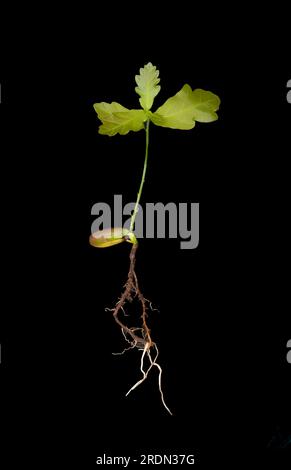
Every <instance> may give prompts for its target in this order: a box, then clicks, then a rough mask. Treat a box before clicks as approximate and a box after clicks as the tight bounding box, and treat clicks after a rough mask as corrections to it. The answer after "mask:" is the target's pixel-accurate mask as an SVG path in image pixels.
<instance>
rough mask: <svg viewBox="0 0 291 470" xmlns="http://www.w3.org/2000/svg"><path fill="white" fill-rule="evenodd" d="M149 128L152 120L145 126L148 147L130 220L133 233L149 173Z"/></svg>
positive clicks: (130, 228)
mask: <svg viewBox="0 0 291 470" xmlns="http://www.w3.org/2000/svg"><path fill="white" fill-rule="evenodd" d="M149 127H150V120H149V119H148V120H147V122H146V126H145V131H146V146H145V158H144V165H143V172H142V177H141V182H140V186H139V190H138V193H137V199H136V203H135V206H134V211H133V214H132V216H131V219H130V227H129V231H130V232H132V231H133V228H134V222H135V218H136V215H137V212H138V205H139V201H140V198H141V193H142V189H143V185H144V182H145V175H146V171H147V163H148V154H149Z"/></svg>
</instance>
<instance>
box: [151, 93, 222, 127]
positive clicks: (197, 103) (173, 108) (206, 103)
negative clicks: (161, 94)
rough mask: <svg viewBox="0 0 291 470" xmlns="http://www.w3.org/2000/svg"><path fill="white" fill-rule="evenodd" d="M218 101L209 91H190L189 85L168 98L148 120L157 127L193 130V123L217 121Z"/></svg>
mask: <svg viewBox="0 0 291 470" xmlns="http://www.w3.org/2000/svg"><path fill="white" fill-rule="evenodd" d="M219 105H220V99H219V97H218V96H217V95H215V94H214V93H212V92H210V91H205V90H201V89H199V88H197V89H196V90H193V91H192V89H191V87H190V86H189V85H187V84H186V85H184V86H183V88H182V89H181V90H180V91H179V92H178V93H177V94H176V95H174V96H172V97H171V98H169V99H168V100H167V101H166V102H165V103H164V104H163V105H162V106H160V107H159V108H158V109H157V111H156V112H155V113H151V115H150V119H151V121H152V122H153V123H154V124H156V125H157V126H162V127H170V128H171V129H183V130H189V129H193V127H194V126H195V121H199V122H211V121H215V120H216V119H218V116H217V114H216V112H215V111H217V110H218V108H219Z"/></svg>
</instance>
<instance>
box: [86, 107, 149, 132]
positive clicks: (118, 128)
mask: <svg viewBox="0 0 291 470" xmlns="http://www.w3.org/2000/svg"><path fill="white" fill-rule="evenodd" d="M93 106H94V109H95V111H96V113H97V115H98V118H99V119H100V121H102V125H101V126H100V127H99V133H100V134H104V135H109V136H113V135H116V134H121V135H125V134H127V133H128V132H129V131H134V132H137V131H140V130H141V129H143V127H144V122H145V121H146V119H147V116H146V114H145V112H144V110H143V109H127V108H125V107H124V106H122V105H121V104H119V103H116V102H114V101H113V102H112V103H104V102H102V103H95V104H94V105H93Z"/></svg>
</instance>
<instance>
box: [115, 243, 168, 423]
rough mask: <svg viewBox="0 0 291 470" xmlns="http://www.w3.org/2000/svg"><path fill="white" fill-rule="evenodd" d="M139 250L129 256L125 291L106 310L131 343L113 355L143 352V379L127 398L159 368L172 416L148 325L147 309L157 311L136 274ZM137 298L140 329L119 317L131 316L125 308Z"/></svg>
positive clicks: (163, 402)
mask: <svg viewBox="0 0 291 470" xmlns="http://www.w3.org/2000/svg"><path fill="white" fill-rule="evenodd" d="M137 248H138V244H134V245H132V248H131V252H130V255H129V258H130V265H129V271H128V277H127V281H126V283H125V285H124V290H123V293H122V295H121V297H120V298H119V299H118V301H117V303H116V305H115V307H114V308H112V309H109V308H107V309H106V310H107V311H110V312H112V314H113V317H114V320H115V321H116V323H117V324H118V325H119V327H120V328H121V332H122V334H123V336H124V339H125V340H126V342H127V343H129V346H128V347H126V348H125V349H124V350H123V351H121V352H119V353H113V354H114V355H122V354H124V353H125V352H126V351H129V350H130V349H134V348H137V349H139V350H140V351H142V355H141V362H140V371H141V373H142V378H141V379H140V380H138V382H136V384H134V385H133V386H132V387H131V388H130V390H129V391H128V392H127V394H126V396H128V395H129V393H130V392H131V391H132V390H134V389H135V388H136V387H138V386H139V385H140V384H141V383H142V382H144V381H145V380H146V379H147V377H148V374H149V372H150V370H151V369H152V367H157V369H158V370H159V377H158V384H159V391H160V395H161V401H162V404H163V406H164V407H165V409H166V410H167V412H168V413H170V415H172V412H171V411H170V409H169V408H168V406H167V405H166V403H165V400H164V395H163V391H162V368H161V366H160V365H159V364H158V363H157V362H156V361H157V358H158V355H159V350H158V347H157V345H156V343H155V342H154V341H153V340H152V338H151V331H150V329H149V327H148V325H147V317H148V314H147V308H148V307H149V308H150V310H152V311H153V310H156V309H153V307H152V304H151V302H150V301H149V300H148V299H146V298H145V297H144V296H143V294H142V292H141V291H140V288H139V285H138V279H137V275H136V272H135V261H136V251H137ZM135 298H136V299H137V300H138V302H139V304H140V306H141V316H140V319H141V326H140V327H131V326H128V325H125V324H124V323H123V321H121V319H120V317H119V314H120V311H121V312H122V313H123V315H124V316H126V317H128V316H129V315H128V314H126V313H125V309H124V307H125V304H126V303H127V302H132V300H133V299H135ZM153 350H154V351H155V356H154V359H153V358H152V356H151V354H152V351H153ZM146 357H147V359H148V361H149V365H148V367H147V368H146V369H145V366H144V360H145V358H146Z"/></svg>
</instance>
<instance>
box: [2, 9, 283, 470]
mask: <svg viewBox="0 0 291 470" xmlns="http://www.w3.org/2000/svg"><path fill="white" fill-rule="evenodd" d="M136 8H139V7H137V6H136ZM140 8H141V11H140V12H135V13H136V15H137V16H136V18H135V19H132V20H130V18H129V17H128V16H127V14H126V13H125V12H124V11H123V10H122V9H121V11H120V12H119V11H117V12H115V13H114V12H109V11H106V13H105V12H102V13H101V12H97V13H94V12H93V11H90V10H86V11H83V10H82V12H79V11H75V12H74V14H76V13H77V15H76V19H75V15H74V16H71V15H70V14H69V13H72V12H67V14H66V15H64V16H62V17H61V16H58V15H57V16H56V17H54V18H53V21H49V20H48V19H47V18H44V17H45V16H46V15H45V13H42V15H43V16H41V18H42V19H41V20H40V22H39V23H36V24H34V27H35V28H34V29H33V30H32V32H30V34H29V33H28V31H26V34H25V35H24V36H21V35H19V36H17V38H18V39H17V41H14V42H13V44H12V43H10V42H9V40H8V37H9V36H7V38H6V41H7V42H6V43H7V45H9V48H8V47H7V51H6V54H2V58H3V63H4V65H5V67H3V70H2V78H1V80H2V81H1V83H2V104H1V119H2V124H3V129H4V132H3V139H2V142H3V160H2V162H3V168H4V171H3V173H2V178H3V185H2V191H3V195H2V205H3V214H4V215H6V217H7V223H6V224H5V226H4V230H3V236H4V243H3V245H2V247H3V248H2V254H3V258H4V257H5V259H6V260H7V262H6V264H5V266H6V267H5V271H4V272H5V278H6V280H8V284H9V285H10V286H11V287H10V289H8V288H7V289H6V288H5V292H4V293H5V294H7V297H8V302H7V303H6V304H5V310H4V312H5V313H4V315H3V320H2V321H3V327H2V328H1V344H2V364H1V374H2V383H3V385H2V386H1V387H2V390H3V391H4V397H3V401H2V403H3V411H4V412H6V413H5V416H6V415H7V417H8V419H7V421H5V436H6V438H8V439H7V441H9V443H10V444H11V442H14V443H15V444H14V445H12V446H11V449H12V450H10V445H9V446H8V447H7V450H8V449H9V450H8V453H9V456H10V460H11V461H13V459H16V458H18V457H19V456H21V458H24V457H22V456H24V455H25V460H27V461H29V462H30V463H31V464H32V463H34V462H39V460H38V459H41V462H43V463H44V464H45V463H51V462H53V463H56V462H57V463H62V464H64V465H67V466H68V465H69V462H70V463H71V462H72V463H77V464H78V465H82V467H83V468H93V466H94V465H95V459H96V457H97V456H98V455H102V454H103V453H107V454H110V455H112V456H114V455H132V456H134V455H136V456H138V454H139V453H140V452H141V453H143V452H146V453H172V454H173V453H194V454H195V456H196V460H197V464H196V465H200V467H201V468H203V467H205V468H207V467H208V465H209V464H210V462H216V463H224V464H225V465H228V464H230V465H231V464H233V462H236V461H237V459H239V460H240V459H243V458H244V457H246V458H248V459H250V456H252V458H254V457H253V456H254V455H255V454H257V455H259V456H261V457H262V456H263V455H265V453H266V452H270V448H271V449H272V448H273V447H275V448H276V447H278V446H280V445H281V444H280V442H279V441H280V435H282V436H283V437H285V438H286V436H287V435H288V433H290V432H291V431H290V392H291V390H290V385H289V382H288V379H289V376H290V370H289V369H290V368H291V366H290V365H289V364H288V363H287V361H286V354H287V350H286V343H287V340H288V339H290V338H291V332H290V328H289V329H288V315H289V314H288V311H289V310H290V309H289V301H288V277H287V274H286V268H287V269H288V265H289V260H290V248H289V245H288V240H289V237H288V234H289V228H288V225H289V223H288V217H289V216H288V214H289V212H288V207H289V204H288V201H289V173H288V170H287V168H288V156H289V155H288V143H289V141H288V140H290V139H289V136H288V131H289V128H290V117H289V116H290V112H291V105H290V104H288V103H287V100H286V94H287V88H286V84H287V81H288V79H290V78H291V74H290V61H289V64H288V59H287V58H288V55H287V52H286V53H285V51H287V44H286V39H285V32H286V30H285V28H284V22H283V21H282V18H281V17H280V18H277V17H276V16H275V17H274V18H273V21H274V23H275V24H276V25H277V26H278V28H279V29H280V35H279V33H278V32H277V33H276V35H274V33H272V32H271V31H270V27H269V26H270V23H269V20H268V19H267V18H269V17H267V16H264V12H261V15H262V16H261V17H260V19H259V18H257V17H254V15H252V14H246V15H245V16H243V15H242V12H241V11H239V12H237V13H236V12H232V17H231V18H232V21H227V20H226V18H225V19H224V20H225V21H224V22H222V20H220V21H218V17H216V12H212V14H211V15H210V16H211V18H209V15H207V14H206V12H204V11H203V12H200V10H199V11H198V10H197V11H195V12H194V16H193V14H190V12H187V11H185V9H181V10H179V11H178V12H176V11H167V13H165V12H164V16H163V15H162V16H161V17H160V18H157V17H155V19H153V18H152V14H149V13H146V12H144V11H143V8H142V5H140ZM79 13H80V16H79V17H78V14H79ZM81 13H82V14H81ZM265 13H266V12H265ZM282 17H283V15H282ZM77 18H78V19H77ZM141 18H142V19H143V20H141ZM219 19H220V17H219ZM45 20H47V22H46V21H45ZM15 27H16V26H15ZM8 49H9V50H8ZM148 61H151V62H152V63H153V64H155V65H156V66H157V67H158V69H159V70H160V76H161V87H162V88H161V92H160V94H159V95H158V96H157V98H156V100H155V104H154V109H155V107H157V106H159V105H161V104H162V103H163V102H164V101H165V99H167V98H168V97H169V96H172V95H173V94H175V93H176V92H177V91H178V90H179V89H180V88H181V87H182V85H183V84H184V83H189V84H190V85H191V86H192V88H200V87H201V88H204V89H207V90H211V91H213V92H214V93H216V94H218V95H219V97H220V98H221V102H222V103H221V109H220V111H219V120H218V121H216V122H215V123H211V124H199V123H198V124H197V126H196V127H195V129H194V130H192V131H184V132H182V131H174V130H170V129H163V128H155V127H154V126H152V127H151V135H150V157H149V168H148V173H147V179H146V184H145V188H144V193H143V196H142V202H144V203H145V202H146V201H149V202H157V201H161V202H163V203H167V202H169V201H174V202H177V203H178V202H199V203H200V243H199V246H198V248H197V249H195V250H181V249H180V247H179V242H178V241H177V240H157V239H154V240H142V241H141V243H140V248H139V250H138V255H137V272H138V276H139V279H140V284H141V287H142V289H143V291H144V294H145V296H146V297H147V298H149V299H151V301H152V302H153V304H154V306H155V307H157V308H158V309H159V313H158V312H153V313H152V314H151V326H152V334H153V337H154V339H155V340H156V341H157V342H158V344H159V347H160V352H161V354H160V361H161V364H162V366H163V371H164V375H163V381H164V382H163V383H164V393H165V398H166V401H167V403H168V405H169V407H170V408H171V409H172V411H173V413H174V416H173V417H170V416H168V415H167V413H166V412H165V410H164V409H163V407H162V405H161V403H160V399H159V394H158V389H157V375H156V374H155V373H153V374H152V375H151V376H150V377H149V380H148V381H147V382H146V383H145V384H143V385H142V386H141V387H139V388H138V389H136V390H135V391H134V392H133V393H132V394H131V395H130V396H128V397H127V398H125V393H126V392H127V390H128V389H129V388H130V386H131V385H132V384H133V383H134V382H135V381H136V380H137V379H138V378H139V371H138V367H139V357H140V353H138V352H137V351H130V352H129V353H128V354H127V355H124V356H120V357H118V356H112V354H111V353H112V352H115V351H118V350H121V349H122V347H123V342H122V337H121V335H120V332H119V331H118V329H117V328H116V326H115V324H114V322H113V319H112V318H111V316H110V313H108V312H104V308H105V307H106V306H109V307H111V306H112V305H113V304H114V302H115V301H116V299H117V297H118V296H119V294H120V291H121V288H122V285H123V283H124V282H125V280H126V274H127V269H128V255H129V248H130V247H129V245H125V244H121V245H117V246H115V247H112V248H111V249H108V250H97V249H94V248H92V247H90V246H89V245H88V236H89V234H90V228H91V223H92V221H93V219H94V218H93V217H92V216H91V215H90V213H91V207H92V205H93V204H94V203H95V202H99V201H104V202H109V203H111V202H112V201H113V195H114V194H122V195H123V199H124V201H125V202H132V201H133V200H134V197H135V195H136V191H137V186H138V184H139V179H140V175H141V171H142V165H143V156H144V134H143V132H139V133H130V134H128V135H127V136H115V137H112V138H109V137H106V136H100V135H99V134H98V133H97V129H98V122H97V119H96V114H95V112H94V110H93V108H92V105H93V103H94V102H98V101H108V102H111V101H118V102H120V103H121V104H123V105H124V106H126V107H128V108H132V107H136V106H137V105H138V96H137V95H136V93H135V92H134V86H135V84H134V75H135V74H136V73H137V72H138V69H139V68H140V67H141V66H143V65H144V64H145V63H147V62H148ZM288 65H289V67H288ZM1 153H2V152H1ZM3 332H4V333H3ZM278 436H279V437H278ZM278 440H279V441H278ZM270 442H271V445H270ZM274 442H275V443H274ZM15 448H17V449H18V453H17V452H16V451H15Z"/></svg>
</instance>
